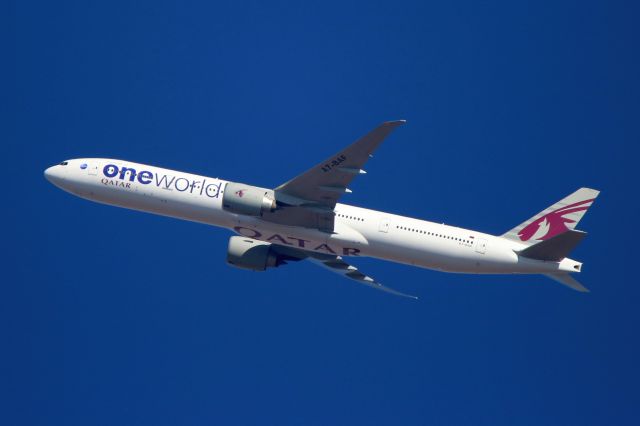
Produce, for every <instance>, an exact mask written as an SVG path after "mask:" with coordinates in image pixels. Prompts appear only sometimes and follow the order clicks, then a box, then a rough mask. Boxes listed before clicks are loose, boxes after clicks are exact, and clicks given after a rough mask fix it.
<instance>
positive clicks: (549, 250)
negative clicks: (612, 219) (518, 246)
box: [518, 229, 587, 262]
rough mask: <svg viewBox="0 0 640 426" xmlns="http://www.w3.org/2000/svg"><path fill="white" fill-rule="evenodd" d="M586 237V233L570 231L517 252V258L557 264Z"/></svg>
mask: <svg viewBox="0 0 640 426" xmlns="http://www.w3.org/2000/svg"><path fill="white" fill-rule="evenodd" d="M586 235H587V233H586V232H582V231H576V230H575V229H571V230H569V231H566V232H563V233H562V234H558V235H556V236H554V237H551V238H549V239H548V240H544V241H540V242H539V243H536V244H534V245H531V246H529V247H527V248H526V249H524V250H521V251H519V252H518V256H524V257H528V258H529V259H536V260H546V261H551V262H559V261H561V260H562V259H564V258H565V257H567V256H568V255H569V253H571V250H573V249H574V248H575V247H576V246H577V245H578V244H580V242H581V241H582V239H583V238H584V237H585V236H586Z"/></svg>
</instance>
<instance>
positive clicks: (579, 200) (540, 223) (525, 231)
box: [502, 188, 600, 245]
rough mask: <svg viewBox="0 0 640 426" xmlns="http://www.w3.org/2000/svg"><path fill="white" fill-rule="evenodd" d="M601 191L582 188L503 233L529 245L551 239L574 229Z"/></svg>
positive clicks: (504, 235) (511, 238)
mask: <svg viewBox="0 0 640 426" xmlns="http://www.w3.org/2000/svg"><path fill="white" fill-rule="evenodd" d="M599 193H600V191H597V190H595V189H591V188H580V189H578V190H577V191H576V192H574V193H573V194H571V195H569V196H567V197H565V198H563V199H562V200H560V201H558V202H557V203H555V204H554V205H552V206H550V207H548V208H547V209H545V210H543V211H541V212H540V213H538V214H537V215H535V216H533V217H532V218H531V219H529V220H527V221H525V222H523V223H521V224H520V225H518V226H516V227H515V228H513V229H511V230H510V231H508V232H506V233H504V234H503V235H502V237H503V238H507V239H510V240H514V241H518V242H520V243H525V244H528V245H533V244H536V243H539V242H540V241H545V240H549V239H551V238H553V237H555V236H556V235H559V234H562V233H564V232H567V231H571V230H573V229H574V228H575V227H576V225H578V222H580V219H582V216H584V214H585V213H586V212H587V210H588V209H589V207H591V205H592V204H593V202H594V201H595V199H596V197H597V196H598V194H599Z"/></svg>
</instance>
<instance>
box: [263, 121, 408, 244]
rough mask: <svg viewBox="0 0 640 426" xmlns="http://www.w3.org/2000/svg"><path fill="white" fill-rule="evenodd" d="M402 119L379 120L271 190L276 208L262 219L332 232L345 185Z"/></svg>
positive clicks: (346, 190)
mask: <svg viewBox="0 0 640 426" xmlns="http://www.w3.org/2000/svg"><path fill="white" fill-rule="evenodd" d="M404 123H405V121H404V120H397V121H388V122H386V123H382V124H381V125H379V126H378V127H376V128H375V129H373V130H372V131H371V132H369V133H367V134H366V135H365V136H363V137H362V138H360V139H358V140H357V141H356V142H354V143H353V144H351V145H349V146H348V147H346V148H345V149H343V150H342V151H340V152H338V153H336V154H335V155H333V156H331V157H329V158H327V159H326V160H325V161H323V162H322V163H320V164H318V165H317V166H315V167H313V168H312V169H309V170H307V171H306V172H304V173H302V174H301V175H299V176H297V177H295V178H293V179H291V180H290V181H289V182H287V183H284V184H282V185H280V186H278V187H277V188H276V189H275V198H276V202H277V205H278V206H279V207H280V208H279V209H278V210H276V211H275V212H274V213H270V214H268V215H265V216H264V217H263V219H264V220H268V221H272V222H276V223H282V224H287V225H293V226H305V227H309V228H318V229H321V230H323V231H326V232H332V231H333V218H334V213H333V209H334V207H335V206H336V203H337V201H338V199H339V198H340V196H341V195H342V194H344V193H347V192H351V190H349V188H348V185H349V183H351V181H352V180H353V178H355V177H356V176H357V175H360V174H364V173H365V171H364V170H362V168H363V167H364V165H365V163H366V162H367V160H368V159H369V158H370V157H371V154H372V153H373V151H375V150H376V148H378V146H379V145H380V143H382V141H383V140H384V139H385V138H386V137H387V136H388V135H389V134H390V133H391V132H392V131H393V129H395V128H396V127H398V126H400V125H402V124H404Z"/></svg>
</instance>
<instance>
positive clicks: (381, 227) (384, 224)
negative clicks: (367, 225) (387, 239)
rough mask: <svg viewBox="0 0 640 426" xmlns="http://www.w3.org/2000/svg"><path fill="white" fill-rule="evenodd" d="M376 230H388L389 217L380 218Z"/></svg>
mask: <svg viewBox="0 0 640 426" xmlns="http://www.w3.org/2000/svg"><path fill="white" fill-rule="evenodd" d="M378 231H379V232H384V233H385V234H386V233H388V232H389V219H388V218H386V217H385V218H382V219H381V220H380V224H379V225H378Z"/></svg>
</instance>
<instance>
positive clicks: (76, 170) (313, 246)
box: [45, 158, 580, 274]
mask: <svg viewBox="0 0 640 426" xmlns="http://www.w3.org/2000/svg"><path fill="white" fill-rule="evenodd" d="M65 163H67V164H66V165H62V164H61V165H57V166H53V167H50V168H49V169H47V170H46V172H45V175H46V177H47V179H49V180H50V181H51V182H52V183H54V184H55V185H56V186H58V187H60V188H62V189H64V190H65V191H68V192H70V193H72V194H74V195H77V196H79V197H82V198H86V199H88V200H91V201H96V202H99V203H104V204H110V205H114V206H119V207H125V208H129V209H134V210H140V211H145V212H150V213H155V214H159V215H164V216H171V217H175V218H178V219H184V220H189V221H195V222H200V223H205V224H208V225H214V226H219V227H223V228H228V229H230V230H232V231H233V232H235V233H237V234H240V235H243V236H246V237H249V238H253V239H256V240H262V241H267V242H270V243H272V244H277V245H283V246H290V247H295V248H300V249H304V250H309V251H315V252H319V253H325V254H336V255H339V256H367V257H374V258H379V259H385V260H390V261H393V262H398V263H404V264H408V265H414V266H419V267H422V268H429V269H435V270H441V271H447V272H460V273H476V274H478V273H481V274H482V273H492V274H509V273H524V274H526V273H552V272H558V271H567V272H575V271H576V270H579V268H580V263H579V262H576V261H574V260H571V259H568V258H567V259H564V260H562V261H561V262H544V261H538V260H532V259H527V258H524V257H520V256H518V255H517V253H516V251H518V250H521V249H523V248H524V246H523V245H522V244H519V243H517V242H515V241H512V240H507V239H504V238H501V237H496V236H493V235H488V234H484V233H481V232H477V231H472V230H467V229H462V228H457V227H453V226H447V225H443V224H437V223H433V222H428V221H424V220H419V219H413V218H409V217H404V216H398V215H394V214H390V213H385V212H380V211H375V210H369V209H365V208H360V207H354V206H349V205H346V204H337V205H336V207H335V213H336V216H335V229H334V233H327V232H323V231H320V230H317V229H311V228H304V227H296V226H285V225H279V224H275V223H271V222H267V221H264V220H262V219H261V218H260V217H251V216H244V215H238V214H234V213H230V212H228V211H226V210H225V209H223V207H222V195H223V193H224V190H225V187H226V185H227V183H228V182H227V181H224V180H221V179H217V178H209V177H204V176H198V175H193V174H189V173H183V172H177V171H174V170H168V169H163V168H159V167H153V166H147V165H144V164H138V163H132V162H128V161H122V160H113V159H103V158H83V159H75V160H69V161H67V162H65ZM109 165H113V166H115V167H114V168H112V169H110V168H109ZM123 171H124V172H123Z"/></svg>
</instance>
